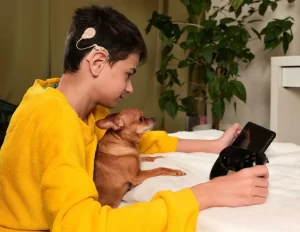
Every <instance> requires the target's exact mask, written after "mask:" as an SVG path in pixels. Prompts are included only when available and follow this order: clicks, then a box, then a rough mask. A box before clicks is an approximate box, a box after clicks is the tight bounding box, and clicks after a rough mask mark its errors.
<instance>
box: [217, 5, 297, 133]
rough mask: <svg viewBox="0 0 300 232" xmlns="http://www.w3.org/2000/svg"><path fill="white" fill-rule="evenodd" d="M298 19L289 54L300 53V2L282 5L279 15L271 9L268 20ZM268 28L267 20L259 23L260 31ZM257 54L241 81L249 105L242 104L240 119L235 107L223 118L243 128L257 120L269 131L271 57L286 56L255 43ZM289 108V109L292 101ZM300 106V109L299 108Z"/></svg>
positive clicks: (240, 103) (239, 112)
mask: <svg viewBox="0 0 300 232" xmlns="http://www.w3.org/2000/svg"><path fill="white" fill-rule="evenodd" d="M219 3H220V0H214V4H215V5H216V4H219ZM288 16H291V17H294V19H295V24H294V27H293V31H294V40H293V42H292V43H291V45H290V48H289V51H288V54H287V55H299V54H300V43H299V41H300V1H298V0H297V1H295V3H294V4H289V5H288V4H287V3H286V1H282V2H280V4H278V9H277V11H275V14H274V15H272V12H271V11H270V10H269V11H268V12H267V14H266V17H265V19H266V20H271V19H272V18H285V17H288ZM265 25H266V21H264V22H262V23H257V24H256V28H258V29H259V30H260V29H262V28H263V27H264V26H265ZM250 48H251V49H253V50H252V51H253V53H254V54H255V55H256V58H255V60H253V62H252V63H251V65H250V66H249V67H248V68H247V69H245V70H244V71H242V72H241V73H240V74H241V78H240V80H241V81H242V82H243V83H244V84H245V87H246V90H247V95H248V100H247V104H244V103H242V102H240V101H238V104H237V116H235V113H234V109H233V106H232V105H231V106H230V105H227V106H226V113H225V116H224V119H223V122H224V123H233V122H239V123H241V124H242V125H244V124H246V123H247V122H248V121H253V122H256V123H258V124H261V125H263V126H265V127H267V128H269V126H270V88H271V86H270V84H271V82H270V78H271V67H270V62H271V60H270V58H271V57H272V56H282V55H283V52H282V48H281V47H280V48H277V49H275V50H273V51H264V48H263V45H262V43H260V42H259V41H257V40H255V41H253V42H252V43H251V44H250ZM286 107H289V104H288V102H287V103H286ZM299 107H300V106H299Z"/></svg>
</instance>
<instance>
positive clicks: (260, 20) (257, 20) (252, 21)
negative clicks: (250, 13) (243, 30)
mask: <svg viewBox="0 0 300 232" xmlns="http://www.w3.org/2000/svg"><path fill="white" fill-rule="evenodd" d="M255 22H262V19H253V20H249V21H248V23H255Z"/></svg>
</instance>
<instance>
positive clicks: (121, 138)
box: [94, 109, 185, 208]
mask: <svg viewBox="0 0 300 232" xmlns="http://www.w3.org/2000/svg"><path fill="white" fill-rule="evenodd" d="M154 122H155V120H154V119H153V118H144V117H143V114H142V112H140V111H139V110H137V109H127V110H123V111H121V112H120V113H119V114H112V115H109V116H108V117H106V118H105V119H103V120H100V121H98V122H97V126H98V127H99V128H101V129H107V131H106V133H105V135H104V136H103V138H102V139H101V140H100V141H99V143H98V147H97V152H96V156H95V170H94V182H95V185H96V188H97V191H98V193H99V202H100V203H101V204H102V205H109V206H111V207H113V208H116V207H118V206H119V204H120V202H121V200H122V198H123V196H124V195H125V194H126V192H127V191H128V190H129V189H130V187H131V185H133V186H136V185H138V184H140V183H142V182H143V181H144V180H145V179H147V178H150V177H154V176H159V175H170V176H181V175H185V173H184V172H183V171H180V170H174V169H169V168H155V169H152V170H145V171H142V170H141V169H140V164H141V161H149V162H151V161H154V160H155V159H157V158H159V157H144V158H141V157H140V153H139V140H140V137H141V136H142V135H143V133H144V132H146V131H149V130H151V129H152V128H153V126H154Z"/></svg>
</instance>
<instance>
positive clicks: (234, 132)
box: [140, 123, 241, 154]
mask: <svg viewBox="0 0 300 232" xmlns="http://www.w3.org/2000/svg"><path fill="white" fill-rule="evenodd" d="M240 131H241V128H240V125H239V124H237V123H235V124H233V125H232V126H231V127H230V128H228V129H227V130H226V131H225V132H224V133H223V135H222V136H221V137H220V138H217V139H214V140H201V139H177V138H175V137H171V136H169V135H168V134H167V133H166V132H165V131H149V132H146V133H145V134H144V135H143V137H142V139H141V142H140V151H141V152H142V153H144V154H153V153H163V152H175V151H176V152H186V153H191V152H208V153H220V152H221V151H222V149H224V148H225V147H227V146H229V145H231V144H232V142H233V141H234V140H235V139H236V137H237V136H238V134H239V133H240Z"/></svg>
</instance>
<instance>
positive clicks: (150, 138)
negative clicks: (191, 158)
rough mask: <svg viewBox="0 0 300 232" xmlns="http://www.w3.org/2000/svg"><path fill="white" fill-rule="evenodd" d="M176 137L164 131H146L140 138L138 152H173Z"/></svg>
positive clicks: (175, 146)
mask: <svg viewBox="0 0 300 232" xmlns="http://www.w3.org/2000/svg"><path fill="white" fill-rule="evenodd" d="M177 144H178V138H177V137H172V136H169V135H168V134H167V132H165V131H148V132H146V133H145V134H144V135H143V136H142V138H141V140H140V152H141V153H143V154H153V153H164V152H175V151H176V149H177Z"/></svg>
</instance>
